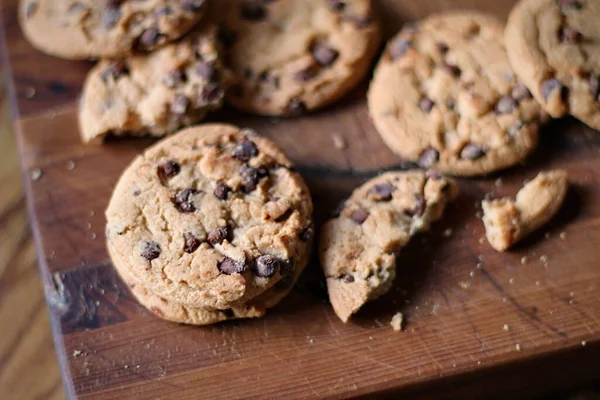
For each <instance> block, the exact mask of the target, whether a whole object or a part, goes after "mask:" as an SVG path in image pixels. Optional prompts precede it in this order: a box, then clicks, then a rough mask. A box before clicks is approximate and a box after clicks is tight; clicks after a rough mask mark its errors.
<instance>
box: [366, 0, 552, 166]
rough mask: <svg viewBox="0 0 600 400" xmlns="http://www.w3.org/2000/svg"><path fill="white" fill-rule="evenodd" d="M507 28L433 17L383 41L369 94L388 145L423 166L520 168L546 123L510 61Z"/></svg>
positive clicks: (460, 17)
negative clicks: (383, 49) (504, 34)
mask: <svg viewBox="0 0 600 400" xmlns="http://www.w3.org/2000/svg"><path fill="white" fill-rule="evenodd" d="M503 31H504V27H503V25H502V23H501V22H499V21H498V20H496V19H495V18H494V17H491V16H488V15H485V14H479V13H475V12H453V13H445V14H438V15H433V16H431V17H429V18H427V19H425V20H423V21H421V22H419V23H418V24H415V25H409V26H406V27H405V28H404V29H403V30H402V31H401V32H400V33H398V34H397V35H396V37H394V38H393V39H392V40H390V41H389V42H388V45H387V48H386V50H385V52H384V54H383V55H382V57H381V60H380V61H379V64H378V66H377V68H376V70H375V74H374V78H373V81H372V82H371V86H370V88H369V93H368V106H369V113H370V115H371V117H372V119H373V122H374V124H375V126H376V128H377V131H378V132H379V134H380V135H381V136H382V138H383V139H384V141H385V142H386V144H387V145H388V146H389V147H390V148H391V149H392V150H393V151H394V152H396V153H397V154H398V155H400V156H401V157H403V158H404V159H406V160H409V161H414V162H418V163H419V164H420V166H421V167H423V168H435V169H437V170H439V171H442V172H444V173H448V174H453V175H465V176H471V175H482V174H487V173H490V172H492V171H496V170H500V169H503V168H507V167H509V166H512V165H515V164H517V163H519V162H521V161H522V160H523V159H525V157H526V156H527V155H528V154H529V153H530V152H531V151H532V150H533V149H534V148H535V147H536V146H537V142H538V127H539V124H540V122H541V120H542V119H543V118H544V115H543V112H542V110H541V107H540V106H539V104H538V103H537V102H536V101H535V99H533V97H532V96H531V94H530V93H529V91H528V90H527V88H526V87H525V86H524V85H523V84H522V83H520V82H519V81H518V80H517V78H516V75H515V74H514V73H513V71H512V68H511V66H510V64H509V62H508V57H507V55H506V50H505V46H504V41H503Z"/></svg>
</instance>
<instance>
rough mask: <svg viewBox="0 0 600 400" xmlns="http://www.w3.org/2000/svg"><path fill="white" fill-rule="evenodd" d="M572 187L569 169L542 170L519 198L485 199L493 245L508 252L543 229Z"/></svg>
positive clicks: (486, 221)
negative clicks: (510, 248) (513, 246)
mask: <svg viewBox="0 0 600 400" xmlns="http://www.w3.org/2000/svg"><path fill="white" fill-rule="evenodd" d="M568 186H569V179H568V175H567V172H566V171H563V170H554V171H548V172H540V173H539V174H538V175H537V176H536V177H535V179H533V180H532V181H530V182H528V183H527V184H525V186H523V188H522V189H521V190H519V193H517V198H516V200H512V199H510V198H502V199H495V200H484V201H483V202H482V203H481V206H482V208H483V223H484V225H485V235H486V237H487V239H488V242H489V243H490V245H491V246H492V247H493V248H494V249H495V250H497V251H505V250H507V249H508V248H509V247H511V246H512V245H514V244H515V243H517V242H518V241H520V240H521V239H523V238H524V237H525V236H527V235H529V234H530V233H532V232H534V231H536V230H537V229H539V228H541V227H542V226H543V225H544V224H546V223H547V222H548V221H550V219H551V218H552V217H553V216H554V215H555V214H556V213H557V212H558V210H559V209H560V206H561V205H562V203H563V201H564V200H565V196H566V194H567V189H568Z"/></svg>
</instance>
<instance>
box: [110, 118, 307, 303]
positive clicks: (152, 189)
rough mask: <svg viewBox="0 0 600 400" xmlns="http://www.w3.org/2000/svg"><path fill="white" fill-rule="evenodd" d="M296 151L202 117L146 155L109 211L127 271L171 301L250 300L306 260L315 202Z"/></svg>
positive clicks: (119, 260) (117, 258)
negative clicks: (297, 168) (293, 155)
mask: <svg viewBox="0 0 600 400" xmlns="http://www.w3.org/2000/svg"><path fill="white" fill-rule="evenodd" d="M291 168H292V164H291V162H290V161H289V159H288V158H287V157H286V156H285V155H284V154H283V153H282V152H281V150H279V149H278V148H277V147H276V146H275V145H274V144H273V143H272V142H271V141H269V140H267V139H265V138H263V137H260V136H258V135H255V134H253V132H252V131H249V130H240V129H238V128H236V127H233V126H229V125H221V124H211V125H200V126H198V127H194V128H189V129H186V130H183V131H181V132H180V133H178V134H176V135H174V136H173V137H171V138H169V139H166V140H164V141H161V142H159V143H158V144H156V145H155V146H153V147H151V148H150V149H149V150H147V151H146V152H144V154H142V155H140V156H138V157H137V158H136V159H135V160H134V161H133V162H132V163H131V165H130V166H129V167H128V168H127V169H126V170H125V172H124V173H123V176H122V177H121V178H120V180H119V182H118V183H117V186H116V187H115V190H114V193H113V196H112V198H111V200H110V203H109V206H108V209H107V211H106V217H107V240H108V247H109V249H110V253H111V255H113V257H112V258H113V262H114V264H115V267H116V268H117V269H118V270H123V269H126V270H128V271H129V273H130V275H132V276H133V277H134V278H135V279H136V280H137V281H139V282H143V283H144V286H145V287H147V288H148V289H149V290H151V291H152V292H153V293H155V294H156V295H157V296H160V297H162V298H164V299H165V300H167V301H169V302H174V303H178V304H181V305H184V306H186V307H192V308H202V309H205V310H227V309H230V308H236V307H244V306H246V305H247V304H249V301H251V300H252V299H254V298H256V297H257V296H259V295H261V294H262V293H264V292H265V291H267V290H268V289H270V288H272V287H273V286H276V285H284V286H285V285H287V284H289V282H290V280H292V281H293V279H292V278H293V277H294V275H295V272H298V271H301V270H302V269H303V268H304V267H305V265H306V262H307V253H308V252H309V249H310V242H311V240H312V237H311V236H312V235H311V234H310V233H311V232H312V229H311V218H312V201H311V198H310V194H309V192H308V189H307V188H306V185H305V184H304V181H303V180H302V178H301V177H300V175H298V174H297V173H296V172H294V171H293V170H292V169H291Z"/></svg>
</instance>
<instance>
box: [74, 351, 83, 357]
mask: <svg viewBox="0 0 600 400" xmlns="http://www.w3.org/2000/svg"><path fill="white" fill-rule="evenodd" d="M82 355H83V351H81V350H73V357H75V358H77V357H79V356H82Z"/></svg>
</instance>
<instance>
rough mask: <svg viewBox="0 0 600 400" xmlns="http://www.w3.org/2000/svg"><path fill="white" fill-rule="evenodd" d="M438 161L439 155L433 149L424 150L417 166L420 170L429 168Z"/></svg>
mask: <svg viewBox="0 0 600 400" xmlns="http://www.w3.org/2000/svg"><path fill="white" fill-rule="evenodd" d="M439 159H440V153H439V151H437V150H436V149H434V148H433V147H429V148H428V149H425V150H424V151H423V152H422V153H421V156H420V157H419V166H420V167H421V168H431V167H432V166H433V165H434V164H435V163H436V162H438V160H439Z"/></svg>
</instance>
